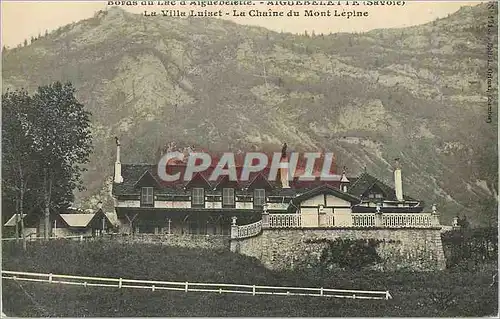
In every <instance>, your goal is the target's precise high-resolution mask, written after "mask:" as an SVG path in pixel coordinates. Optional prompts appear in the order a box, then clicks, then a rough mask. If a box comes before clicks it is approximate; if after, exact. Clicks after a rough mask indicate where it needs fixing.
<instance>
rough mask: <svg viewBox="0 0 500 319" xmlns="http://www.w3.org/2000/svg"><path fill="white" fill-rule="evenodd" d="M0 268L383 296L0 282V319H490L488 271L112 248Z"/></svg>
mask: <svg viewBox="0 0 500 319" xmlns="http://www.w3.org/2000/svg"><path fill="white" fill-rule="evenodd" d="M2 250H3V269H5V270H17V271H36V272H45V273H48V272H52V273H56V274H72V275H82V276H104V277H122V278H130V279H146V280H171V281H190V282H217V283H237V284H255V285H264V284H265V285H276V286H304V287H321V286H323V287H325V288H344V289H368V290H389V291H390V293H391V294H392V296H393V298H394V299H392V300H387V301H386V300H375V301H371V300H348V299H330V298H319V297H293V296H290V297H287V296H247V295H230V294H222V295H219V294H214V293H198V292H188V293H184V292H173V291H155V292H152V291H147V290H135V289H120V290H119V289H117V288H100V287H99V288H96V287H80V286H66V285H57V284H56V285H49V284H45V283H29V282H13V281H11V280H3V282H2V284H3V288H2V290H3V296H2V298H3V306H4V312H6V313H7V315H9V316H29V317H36V316H58V317H65V316H72V317H75V316H77V317H83V316H85V317H106V316H126V317H135V316H141V317H148V316H247V317H254V316H280V317H282V316H301V317H304V316H316V317H320V316H322V317H325V316H328V317H339V316H356V317H366V316H377V317H383V316H399V317H401V316H403V317H404V316H406V317H407V316H412V317H415V316H425V317H435V316H449V317H451V316H461V317H463V316H474V317H476V316H491V315H496V314H497V309H498V301H497V300H498V289H497V286H496V285H493V287H490V285H491V283H492V275H493V274H494V273H495V271H496V265H488V266H481V267H475V268H474V269H472V270H454V271H451V270H447V271H443V272H429V273H413V272H402V271H399V272H385V273H382V272H377V271H366V270H365V271H359V272H352V271H332V272H324V273H321V272H319V271H315V270H312V269H311V270H307V271H286V272H273V271H270V270H268V269H266V268H264V267H263V266H262V265H260V263H259V262H258V261H257V260H256V259H253V258H248V257H245V256H241V255H238V254H233V253H231V252H228V251H208V250H201V249H200V250H197V249H184V248H183V249H181V248H173V247H165V246H156V245H144V244H135V245H130V244H119V243H115V242H109V241H104V242H84V243H78V242H64V241H53V242H50V243H48V244H47V243H29V245H28V251H26V252H23V251H21V250H20V249H19V247H16V246H15V244H14V243H9V244H4V245H3V247H2Z"/></svg>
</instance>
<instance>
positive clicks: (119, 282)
mask: <svg viewBox="0 0 500 319" xmlns="http://www.w3.org/2000/svg"><path fill="white" fill-rule="evenodd" d="M121 287H122V279H121V278H120V280H119V281H118V288H121Z"/></svg>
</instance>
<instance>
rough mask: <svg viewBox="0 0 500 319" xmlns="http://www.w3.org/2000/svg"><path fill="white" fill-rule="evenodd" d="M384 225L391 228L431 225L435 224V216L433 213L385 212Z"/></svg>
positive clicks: (383, 216)
mask: <svg viewBox="0 0 500 319" xmlns="http://www.w3.org/2000/svg"><path fill="white" fill-rule="evenodd" d="M382 226H383V227H391V228H405V227H416V228H419V227H431V226H433V217H432V215H431V214H397V213H385V214H383V215H382Z"/></svg>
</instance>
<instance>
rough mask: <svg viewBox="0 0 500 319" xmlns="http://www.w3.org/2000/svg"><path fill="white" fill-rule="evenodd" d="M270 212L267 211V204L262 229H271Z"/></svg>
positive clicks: (263, 213) (264, 209)
mask: <svg viewBox="0 0 500 319" xmlns="http://www.w3.org/2000/svg"><path fill="white" fill-rule="evenodd" d="M269 227H270V225H269V212H268V211H267V204H266V205H264V207H263V211H262V228H269Z"/></svg>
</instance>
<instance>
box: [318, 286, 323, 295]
mask: <svg viewBox="0 0 500 319" xmlns="http://www.w3.org/2000/svg"><path fill="white" fill-rule="evenodd" d="M319 295H320V296H323V287H321V289H320V291H319Z"/></svg>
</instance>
